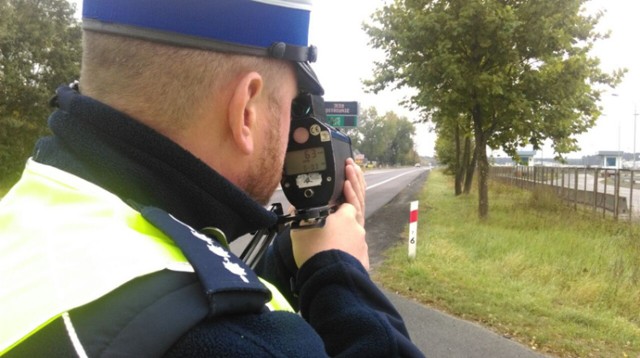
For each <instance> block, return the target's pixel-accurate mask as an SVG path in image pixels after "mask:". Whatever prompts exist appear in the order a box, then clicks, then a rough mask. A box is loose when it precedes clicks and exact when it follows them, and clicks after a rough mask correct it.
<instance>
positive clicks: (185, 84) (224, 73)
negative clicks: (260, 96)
mask: <svg viewBox="0 0 640 358" xmlns="http://www.w3.org/2000/svg"><path fill="white" fill-rule="evenodd" d="M292 68H293V67H292V64H289V63H287V62H285V61H281V60H274V59H268V58H261V57H253V56H244V55H235V54H226V53H219V52H212V51H205V50H199V49H193V48H186V47H177V46H171V45H165V44H160V43H154V42H150V41H144V40H138V39H134V38H128V37H123V36H118V35H110V34H104V33H97V32H93V31H84V35H83V57H82V70H81V76H80V90H81V92H82V93H83V94H86V95H89V96H91V97H94V98H96V99H98V100H100V101H103V102H105V103H108V104H114V103H115V104H117V105H118V107H119V108H118V109H120V110H122V111H124V112H125V113H127V114H130V115H133V116H135V115H139V114H144V116H145V117H146V118H145V119H146V120H147V121H153V122H154V126H156V127H162V128H166V129H169V130H179V129H182V128H184V127H185V126H186V125H187V124H188V121H189V120H190V119H192V118H195V117H197V116H198V115H199V111H200V110H202V108H203V105H204V101H206V100H207V99H208V98H210V97H209V96H210V95H211V93H212V91H216V90H219V89H222V87H223V86H225V85H227V84H228V83H229V82H230V81H231V80H232V79H233V78H235V77H236V76H238V75H239V74H242V73H243V72H246V71H256V72H258V73H260V74H261V75H262V77H263V79H264V83H265V90H266V91H267V95H268V96H269V97H270V99H271V98H273V97H274V90H275V88H276V86H279V85H280V83H281V81H280V80H279V79H280V78H282V77H283V76H284V74H285V73H286V72H285V71H291V69H292Z"/></svg>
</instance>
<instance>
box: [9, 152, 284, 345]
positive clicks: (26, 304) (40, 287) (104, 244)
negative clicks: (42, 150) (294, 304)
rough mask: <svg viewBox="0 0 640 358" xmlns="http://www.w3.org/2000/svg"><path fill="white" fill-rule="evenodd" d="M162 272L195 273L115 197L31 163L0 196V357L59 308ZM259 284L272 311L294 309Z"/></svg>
mask: <svg viewBox="0 0 640 358" xmlns="http://www.w3.org/2000/svg"><path fill="white" fill-rule="evenodd" d="M164 269H169V270H174V271H187V272H193V268H192V267H191V265H190V264H189V263H188V262H187V260H186V258H185V257H184V255H183V254H182V252H181V251H180V249H179V248H178V247H177V246H176V245H175V244H174V242H173V241H172V240H171V239H169V238H168V237H167V236H166V235H165V234H163V233H162V232H161V231H160V230H158V229H157V228H156V227H154V226H153V225H151V224H150V223H149V222H148V221H147V220H145V219H144V218H143V217H142V215H141V214H140V213H139V212H138V211H136V210H134V209H133V208H131V207H130V206H128V205H126V204H125V203H124V202H123V201H122V200H121V199H120V198H118V197H117V196H115V195H113V194H111V193H110V192H108V191H106V190H104V189H102V188H101V187H99V186H96V185H95V184H93V183H90V182H88V181H86V180H84V179H82V178H79V177H77V176H74V175H72V174H69V173H67V172H64V171H62V170H59V169H57V168H55V167H51V166H48V165H43V164H40V163H37V162H35V161H33V160H29V161H28V162H27V165H26V168H25V171H24V173H23V175H22V178H21V179H20V181H19V182H18V183H17V184H16V185H15V186H14V187H13V188H12V189H11V190H10V191H9V192H8V193H7V194H6V195H5V197H4V198H3V199H2V201H0V322H2V324H0V355H2V354H3V353H5V352H7V351H8V350H10V349H11V348H12V347H14V346H15V345H17V344H19V343H20V342H21V341H23V340H24V339H26V338H27V337H29V336H30V335H31V334H33V333H35V332H37V331H38V330H39V329H41V328H42V327H44V326H46V325H47V324H48V323H50V322H52V321H53V320H55V319H56V318H58V317H60V316H61V315H62V314H64V313H65V312H68V311H69V310H72V309H74V308H76V307H79V306H82V305H84V304H87V303H89V302H92V301H95V300H96V299H98V298H100V297H102V296H104V295H106V294H107V293H109V292H111V291H113V290H114V289H116V288H117V287H119V286H121V285H122V284H124V283H126V282H128V281H130V280H133V279H135V278H137V277H141V276H144V275H147V274H151V273H154V272H158V271H161V270H164ZM262 282H263V283H264V284H265V285H266V286H267V287H268V288H269V289H270V291H271V293H272V300H271V302H269V303H268V304H267V306H269V308H270V309H272V310H287V311H293V310H292V309H291V306H290V305H289V303H288V302H287V301H286V299H285V298H284V297H283V296H282V294H280V293H279V292H278V291H277V289H275V287H273V286H272V285H270V284H269V283H267V282H265V281H264V280H262Z"/></svg>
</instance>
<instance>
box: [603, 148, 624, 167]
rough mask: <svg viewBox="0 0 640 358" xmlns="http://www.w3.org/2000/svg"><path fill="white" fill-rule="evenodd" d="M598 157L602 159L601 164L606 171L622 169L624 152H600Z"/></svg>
mask: <svg viewBox="0 0 640 358" xmlns="http://www.w3.org/2000/svg"><path fill="white" fill-rule="evenodd" d="M598 156H599V157H600V158H601V161H600V163H602V167H603V168H606V169H620V168H622V152H620V151H607V150H604V151H600V152H598Z"/></svg>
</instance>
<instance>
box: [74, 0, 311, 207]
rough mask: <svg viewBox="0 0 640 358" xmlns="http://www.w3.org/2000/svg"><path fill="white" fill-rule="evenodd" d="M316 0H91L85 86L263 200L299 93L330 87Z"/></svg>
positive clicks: (274, 179)
mask: <svg viewBox="0 0 640 358" xmlns="http://www.w3.org/2000/svg"><path fill="white" fill-rule="evenodd" d="M308 1H309V0H259V1H252V0H209V1H203V0H180V1H179V0H157V1H154V2H152V3H149V2H148V1H143V0H85V1H84V5H83V27H84V29H85V35H84V54H83V67H82V74H81V81H80V89H81V91H82V92H83V93H85V94H87V95H89V96H92V97H94V98H96V99H98V100H101V101H103V102H105V103H107V104H109V105H111V106H113V107H115V108H117V109H119V110H121V111H123V112H125V113H127V114H129V115H131V116H132V117H134V118H136V119H138V120H140V121H142V122H144V123H145V124H147V125H149V126H150V127H152V128H154V129H156V130H157V131H159V132H160V133H162V134H164V135H165V136H167V137H169V138H170V139H172V140H173V141H175V142H176V143H178V144H179V145H181V146H182V147H184V148H185V149H187V150H189V151H190V152H192V153H193V154H194V155H195V156H197V157H199V158H200V159H201V160H202V161H204V162H205V163H207V164H208V165H209V166H211V167H212V168H214V169H216V170H217V171H218V172H220V173H221V174H222V175H224V176H225V177H227V178H228V179H229V180H231V181H232V182H234V183H235V184H237V185H238V186H239V187H241V188H243V189H244V190H245V191H247V192H248V193H249V194H250V195H251V196H252V197H254V198H255V199H256V200H258V201H260V202H266V201H267V200H268V199H269V197H270V195H271V193H272V192H273V190H274V189H275V187H276V186H277V183H278V181H279V178H280V172H281V167H282V161H283V159H284V152H285V150H286V144H287V143H286V141H287V134H288V129H289V114H290V104H291V100H292V99H293V98H294V97H295V96H296V94H297V93H298V91H299V90H303V91H307V92H313V93H317V94H321V93H322V87H321V86H320V85H319V83H318V81H317V78H316V77H315V75H314V74H313V71H311V69H310V67H309V65H308V61H311V60H315V48H313V47H307V44H306V41H307V31H308V20H309V17H308V16H309V10H308V7H309V4H308Z"/></svg>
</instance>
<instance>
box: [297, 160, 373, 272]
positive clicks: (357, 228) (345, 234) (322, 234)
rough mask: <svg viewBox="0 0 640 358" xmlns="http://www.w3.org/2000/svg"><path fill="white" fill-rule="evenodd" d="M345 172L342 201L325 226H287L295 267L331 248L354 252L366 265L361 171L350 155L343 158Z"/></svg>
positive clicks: (363, 188)
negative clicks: (300, 228) (299, 227)
mask: <svg viewBox="0 0 640 358" xmlns="http://www.w3.org/2000/svg"><path fill="white" fill-rule="evenodd" d="M345 174H346V181H345V183H344V188H343V192H344V198H345V203H343V204H342V205H340V208H338V210H337V211H336V212H335V213H333V214H331V215H329V216H328V217H327V221H326V223H325V226H324V227H323V228H319V229H302V230H291V243H292V246H293V257H294V259H295V261H296V265H297V266H298V267H301V266H302V265H303V264H304V263H305V262H306V261H307V260H308V259H310V258H311V257H312V256H313V255H315V254H317V253H319V252H322V251H327V250H333V249H335V250H341V251H344V252H346V253H348V254H350V255H352V256H354V257H355V258H356V259H358V260H359V261H360V262H361V263H362V265H363V266H364V267H365V268H366V269H367V270H368V269H369V251H368V247H367V242H366V240H365V230H364V215H365V211H364V205H365V204H364V202H365V190H366V183H365V181H364V175H363V174H362V169H360V167H358V165H356V164H355V162H354V161H353V159H351V158H349V159H347V163H346V168H345Z"/></svg>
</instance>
